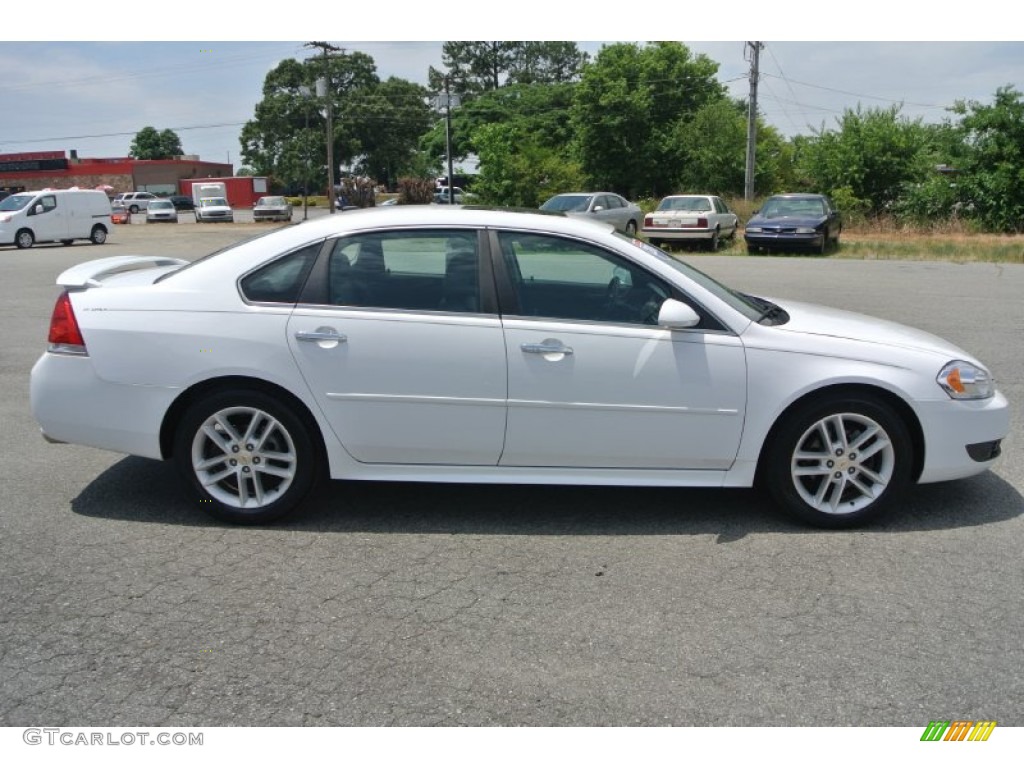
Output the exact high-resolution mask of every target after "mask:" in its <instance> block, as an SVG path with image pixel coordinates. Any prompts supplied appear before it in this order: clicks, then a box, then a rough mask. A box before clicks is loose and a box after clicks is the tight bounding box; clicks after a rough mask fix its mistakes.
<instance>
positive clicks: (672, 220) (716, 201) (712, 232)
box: [641, 195, 739, 251]
mask: <svg viewBox="0 0 1024 768" xmlns="http://www.w3.org/2000/svg"><path fill="white" fill-rule="evenodd" d="M738 226H739V219H738V217H737V216H736V214H735V213H733V212H732V211H730V210H729V208H728V206H726V204H725V203H724V202H722V200H721V198H719V197H716V196H714V195H670V196H669V197H665V198H662V200H661V202H659V203H658V207H657V208H656V209H655V210H654V211H652V212H651V213H648V214H647V215H646V216H644V225H643V229H642V230H641V232H642V233H643V234H644V236H646V237H647V240H648V242H649V243H650V244H651V245H653V246H654V247H655V248H658V247H660V246H661V245H663V244H665V243H686V244H692V243H698V244H701V245H704V246H705V247H706V248H707V249H708V250H711V251H716V250H718V245H719V243H720V242H721V241H722V240H724V239H727V238H732V237H735V235H736V229H737V227H738Z"/></svg>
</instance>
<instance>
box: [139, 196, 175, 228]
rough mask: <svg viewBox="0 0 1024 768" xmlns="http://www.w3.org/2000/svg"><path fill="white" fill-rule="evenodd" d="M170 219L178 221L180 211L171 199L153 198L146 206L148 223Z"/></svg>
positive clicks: (170, 220)
mask: <svg viewBox="0 0 1024 768" xmlns="http://www.w3.org/2000/svg"><path fill="white" fill-rule="evenodd" d="M153 221H169V222H171V223H177V221H178V211H177V210H176V209H175V208H174V203H172V202H171V201H170V200H151V201H150V202H149V205H148V206H147V208H146V223H147V224H148V223H150V222H153Z"/></svg>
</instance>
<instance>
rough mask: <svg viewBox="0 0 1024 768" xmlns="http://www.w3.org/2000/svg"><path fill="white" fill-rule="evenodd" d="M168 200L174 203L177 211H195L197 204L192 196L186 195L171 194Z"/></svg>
mask: <svg viewBox="0 0 1024 768" xmlns="http://www.w3.org/2000/svg"><path fill="white" fill-rule="evenodd" d="M167 199H168V200H170V201H171V204H172V205H174V210H176V211H194V210H195V209H196V204H195V203H194V202H192V198H191V197H188V196H186V195H171V196H170V197H169V198H167Z"/></svg>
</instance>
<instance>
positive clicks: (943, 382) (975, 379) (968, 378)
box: [935, 360, 995, 400]
mask: <svg viewBox="0 0 1024 768" xmlns="http://www.w3.org/2000/svg"><path fill="white" fill-rule="evenodd" d="M935 380H936V381H937V382H938V384H939V386H940V387H942V388H943V389H944V390H946V394H947V395H949V396H950V397H952V398H953V399H954V400H984V399H985V398H987V397H992V395H993V394H995V387H994V386H993V383H992V377H991V376H990V375H989V372H988V371H986V370H985V369H984V368H981V367H979V366H977V365H973V364H971V363H967V362H964V361H963V360H953V361H952V362H949V363H946V364H945V365H944V366H942V370H941V371H939V375H938V376H937V377H936V379H935Z"/></svg>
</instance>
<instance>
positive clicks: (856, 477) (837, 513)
mask: <svg viewBox="0 0 1024 768" xmlns="http://www.w3.org/2000/svg"><path fill="white" fill-rule="evenodd" d="M766 450H767V455H766V457H765V464H764V467H763V468H764V474H763V479H764V480H765V481H766V482H767V484H768V490H769V492H770V493H771V495H772V496H773V498H774V499H775V501H776V502H777V503H778V504H779V505H780V506H782V507H783V508H784V509H785V510H787V511H788V512H790V513H792V514H794V515H796V516H797V517H799V518H801V519H802V520H804V521H806V522H808V523H811V524H812V525H817V526H820V527H823V528H846V527H850V526H854V525H860V524H862V523H865V522H867V521H869V520H871V519H874V518H875V517H877V516H878V515H879V514H880V513H881V512H882V511H883V510H884V509H885V507H886V506H887V505H888V504H889V503H890V502H891V501H892V500H893V498H895V497H896V496H898V495H899V494H900V492H902V491H903V489H904V488H906V486H907V485H908V484H909V483H910V476H911V464H912V461H913V455H912V454H913V443H912V441H911V439H910V433H909V430H908V429H907V426H906V424H905V423H904V421H903V419H902V418H901V417H900V416H899V414H898V413H896V412H895V411H894V410H893V409H892V407H891V406H889V405H888V404H887V403H886V402H885V401H884V400H882V399H880V398H877V397H874V396H872V395H868V394H864V395H860V394H858V395H850V396H848V397H836V398H832V399H829V400H826V401H824V402H813V401H812V402H808V403H807V404H805V405H803V406H800V407H798V408H797V410H796V411H794V412H793V413H792V414H789V415H788V416H787V417H785V421H784V422H783V423H782V424H781V425H780V428H779V429H778V430H777V431H776V433H775V434H774V436H773V438H772V440H771V442H770V443H769V444H768V445H767V446H766Z"/></svg>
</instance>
